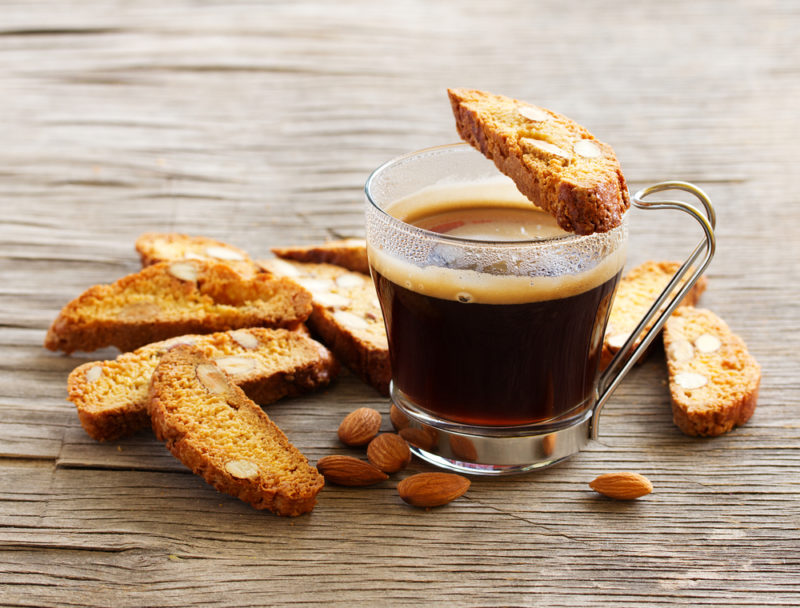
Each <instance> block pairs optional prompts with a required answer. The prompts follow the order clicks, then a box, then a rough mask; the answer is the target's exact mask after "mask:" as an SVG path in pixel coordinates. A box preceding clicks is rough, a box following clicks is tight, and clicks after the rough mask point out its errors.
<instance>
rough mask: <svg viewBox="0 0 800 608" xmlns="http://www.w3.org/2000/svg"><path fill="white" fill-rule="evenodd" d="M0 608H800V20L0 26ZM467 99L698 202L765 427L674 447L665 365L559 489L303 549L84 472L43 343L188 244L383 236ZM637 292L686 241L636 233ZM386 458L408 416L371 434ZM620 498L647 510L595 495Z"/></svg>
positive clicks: (641, 17) (506, 487) (526, 481)
mask: <svg viewBox="0 0 800 608" xmlns="http://www.w3.org/2000/svg"><path fill="white" fill-rule="evenodd" d="M0 15H2V16H1V17H0V92H1V93H2V94H0V133H2V136H3V146H2V147H0V209H1V210H2V213H1V214H0V276H2V279H3V280H2V281H0V327H2V331H0V352H2V358H1V360H0V605H3V606H112V605H113V606H121V607H127V606H149V605H158V606H190V605H191V606H264V605H272V606H318V605H337V606H364V605H374V604H375V603H376V602H380V603H383V604H388V605H421V604H430V603H435V604H437V605H454V606H500V605H509V606H534V605H547V606H549V607H551V608H556V607H567V606H580V607H583V606H671V605H691V606H753V607H756V606H758V607H762V606H796V605H798V604H800V581H799V580H798V577H797V573H798V571H800V538H799V537H800V533H798V529H800V379H798V378H800V375H798V373H797V370H798V367H800V355H799V354H798V349H797V344H798V342H800V315H799V314H798V313H799V312H800V307H798V301H800V264H799V263H798V260H800V195H798V193H797V189H796V188H795V182H796V177H795V175H796V171H797V169H796V164H797V160H798V158H800V118H798V114H797V99H798V98H800V78H798V76H800V56H799V55H798V53H797V49H798V48H800V33H799V32H800V7H799V6H798V4H797V3H796V2H792V1H791V0H783V1H781V0H741V1H738V2H722V1H717V0H676V1H675V2H655V1H646V2H641V3H624V2H619V1H618V0H611V1H609V2H603V3H571V4H565V3H563V2H557V1H556V0H543V1H541V2H536V3H528V2H522V1H521V0H496V1H494V2H490V3H489V2H480V1H478V0H466V1H456V0H442V1H441V2H425V1H423V0H410V1H409V2H402V3H375V2H366V1H364V0H342V1H340V2H335V3H323V2H315V1H313V0H295V1H292V2H289V1H283V0H275V1H271V2H265V3H259V2H249V1H247V0H231V1H230V2H221V1H202V2H201V1H199V0H194V1H193V0H168V1H167V2H164V1H160V2H156V1H155V0H141V1H139V2H131V3H118V2H110V1H108V0H86V1H81V2H75V1H73V2H56V1H55V0H43V1H42V2H35V3H34V2H27V1H23V0H0ZM448 86H468V87H474V88H484V89H488V90H492V91H496V92H498V93H503V94H506V95H510V96H514V97H519V98H523V99H528V100H530V101H532V102H534V103H537V104H539V105H543V106H546V107H552V108H553V109H556V110H557V111H559V112H562V113H564V114H566V115H568V116H570V117H572V118H574V119H576V120H578V121H579V122H581V123H583V124H585V125H586V126H587V127H588V128H589V129H590V130H591V131H592V132H593V133H594V134H595V135H596V136H597V137H599V138H600V139H602V140H604V141H608V142H610V143H612V145H614V147H615V150H616V152H617V155H618V157H619V158H620V161H621V162H622V165H623V169H624V171H625V174H626V176H627V178H628V180H629V182H630V185H631V190H636V189H638V188H639V187H642V186H644V185H646V184H648V183H651V182H653V181H660V180H664V179H684V180H690V181H694V182H696V183H697V184H698V185H699V186H701V187H702V188H704V189H705V190H706V191H707V192H708V193H709V194H710V196H711V197H712V199H713V200H714V201H715V203H716V207H717V211H718V239H719V247H718V252H717V255H716V258H715V260H714V261H713V263H712V266H711V268H710V269H709V273H708V274H709V289H708V291H707V292H706V293H705V294H704V296H703V298H702V301H701V302H702V304H703V305H705V306H708V307H710V308H712V309H713V310H715V311H716V312H717V313H718V314H719V315H720V316H721V317H723V318H724V319H725V320H726V321H727V322H728V324H729V325H730V326H731V327H732V328H733V329H734V331H736V332H737V333H739V334H740V335H741V336H742V337H743V338H744V339H745V340H746V342H747V343H748V346H749V347H750V350H751V352H752V353H753V354H754V355H755V357H756V358H757V359H758V360H759V362H760V363H761V365H762V367H763V381H762V386H761V393H760V399H759V405H758V409H757V410H756V413H755V415H754V417H753V419H752V420H751V421H750V422H749V423H748V424H747V425H746V426H744V427H742V428H740V429H738V430H736V431H734V432H733V433H730V434H729V435H726V436H724V437H719V438H716V439H712V440H708V439H696V438H689V437H685V436H683V435H682V434H681V433H680V432H679V431H678V430H677V429H676V428H675V427H674V425H673V424H672V421H671V414H670V411H669V398H668V394H667V391H666V387H665V382H666V370H665V367H664V360H663V355H662V354H661V353H660V352H658V351H656V352H654V353H653V355H652V356H651V357H650V359H649V360H648V361H647V362H645V363H644V364H643V365H641V366H639V367H637V368H636V369H634V370H633V372H632V373H631V374H630V375H629V376H628V377H627V378H626V380H625V382H623V384H622V385H621V387H620V388H619V389H618V391H617V392H616V393H615V394H614V397H613V398H612V399H611V401H610V402H609V404H608V405H607V406H606V408H605V410H604V412H603V415H602V421H601V436H600V439H599V440H598V441H595V442H592V443H591V444H590V445H589V446H588V448H587V449H586V450H584V451H583V452H581V453H580V454H578V455H576V456H575V457H573V458H571V459H569V460H568V461H566V462H564V463H561V464H559V465H558V466H556V467H553V468H551V469H549V470H545V471H542V472H538V473H534V474H529V475H525V476H521V477H515V478H506V479H474V480H473V484H472V487H471V488H470V490H469V492H468V493H467V494H466V495H465V496H464V497H463V498H461V499H459V500H457V501H455V502H454V503H452V504H450V505H448V506H446V507H444V508H439V509H433V510H430V511H424V510H417V509H413V508H411V507H409V506H407V505H405V504H404V503H402V501H401V500H400V499H399V497H398V496H397V494H396V491H395V485H396V483H397V481H398V480H399V479H400V478H402V477H404V476H406V475H409V474H411V473H414V472H417V471H422V470H429V467H427V465H424V464H421V463H420V462H417V461H415V462H413V463H412V466H411V467H410V468H409V469H408V470H407V471H404V472H403V473H401V474H399V475H396V476H393V477H392V478H391V479H390V480H389V481H386V482H383V483H381V484H379V485H378V486H376V487H373V488H365V489H349V488H337V487H333V486H331V487H326V488H325V489H324V490H323V492H322V493H321V495H320V499H319V504H318V506H317V508H316V509H315V510H314V512H313V513H312V514H310V515H308V516H303V517H300V518H297V519H293V520H287V519H281V518H277V517H274V516H271V515H269V514H267V513H262V512H257V511H255V510H253V509H251V508H250V507H248V506H247V505H244V504H241V503H239V502H238V501H236V500H234V499H231V498H230V497H227V496H224V495H221V494H218V493H216V492H215V491H214V490H213V489H212V488H210V487H208V486H206V485H205V484H204V483H203V482H202V480H200V479H199V478H196V477H194V476H192V475H191V474H189V473H188V472H187V471H186V470H185V469H184V468H183V467H182V466H181V465H180V463H179V462H177V461H176V460H175V459H174V458H172V456H171V455H170V454H169V453H168V452H167V451H166V449H165V448H164V446H163V445H162V444H160V443H159V442H158V441H156V440H155V439H154V438H153V437H152V436H151V435H150V434H149V433H147V432H143V433H141V434H139V435H137V436H135V437H131V438H128V439H125V440H122V441H119V442H113V443H105V444H103V443H96V442H94V441H92V440H91V439H90V438H89V437H88V436H86V435H85V433H84V432H83V430H82V429H81V427H80V425H79V423H78V419H77V416H76V415H75V412H74V408H73V406H72V404H70V403H69V402H67V401H66V400H65V399H66V378H67V375H68V374H69V372H70V371H71V370H72V369H73V368H74V367H76V366H77V365H79V364H81V363H83V362H85V361H89V360H93V359H99V358H108V357H113V356H114V354H115V353H114V351H113V350H110V349H107V350H104V351H98V352H96V353H76V354H75V355H73V356H71V357H65V356H62V355H58V354H53V353H50V352H47V351H45V350H44V349H43V348H42V346H41V344H42V341H43V339H44V334H45V331H46V329H47V327H48V325H49V323H50V322H51V321H52V320H53V318H55V316H56V314H57V313H58V311H59V309H60V308H61V307H62V306H63V305H64V304H65V303H66V302H67V301H69V300H70V299H71V298H73V297H75V296H76V295H78V294H79V293H81V292H82V291H83V290H84V289H86V288H87V287H88V286H90V285H92V284H96V283H107V282H111V281H113V280H115V279H116V278H118V277H120V276H122V275H124V274H126V273H129V272H133V271H135V270H136V269H137V268H138V258H137V256H136V255H135V253H134V251H133V242H134V240H135V238H136V237H137V236H138V235H139V234H140V233H142V232H145V231H172V230H175V231H181V232H186V233H193V234H204V235H207V236H210V237H213V238H217V239H221V240H224V241H228V242H230V243H232V244H235V245H237V246H239V247H242V248H244V249H246V250H247V251H249V252H250V253H251V254H252V255H253V256H256V257H259V256H260V257H264V256H267V255H268V252H269V248H270V247H271V246H278V245H292V244H309V243H314V242H319V241H322V240H325V239H328V238H333V237H345V236H361V235H363V225H362V223H363V220H362V188H363V184H364V181H365V179H366V177H367V175H368V174H369V172H370V171H371V170H372V169H373V168H375V167H376V166H378V165H379V164H381V163H382V162H384V161H385V160H387V159H389V158H391V157H393V156H396V155H398V154H401V153H405V152H408V151H411V150H415V149H418V148H422V147H426V146H431V145H438V144H442V143H449V142H452V141H455V140H456V137H457V136H456V133H455V129H454V126H453V120H452V117H451V115H450V108H449V105H448V103H447V99H446V95H445V89H446V87H448ZM631 233H632V234H631V242H630V259H629V262H630V264H631V265H632V264H636V263H639V262H641V261H643V260H645V259H651V258H664V259H668V258H675V257H680V256H681V255H682V254H683V252H685V251H686V250H687V248H688V247H691V245H692V244H693V243H694V242H695V241H696V240H697V239H698V238H699V234H698V233H697V232H696V231H695V230H694V229H693V228H692V227H690V226H688V225H687V221H685V220H684V219H683V218H682V217H680V216H678V217H673V216H672V215H670V214H663V213H662V214H659V215H657V216H656V215H654V214H650V213H644V212H642V213H635V214H634V215H633V217H632V224H631ZM362 405H367V406H371V407H376V408H377V409H379V410H380V411H382V412H383V413H385V414H388V402H387V401H386V400H385V399H382V398H380V397H379V396H378V395H377V394H376V393H375V392H374V391H373V390H372V389H370V388H369V387H367V386H365V385H363V384H361V383H360V382H359V381H358V380H357V379H356V378H354V377H353V376H352V375H349V374H347V373H345V374H344V375H343V376H342V377H341V378H340V379H339V380H338V381H337V382H336V383H335V384H334V385H333V386H331V387H330V388H329V389H328V390H326V391H324V392H322V393H319V394H316V395H311V396H305V397H302V398H298V399H293V400H286V401H283V402H280V403H276V404H273V405H270V406H269V408H268V410H267V411H268V412H269V414H270V415H271V416H272V417H273V418H274V420H275V421H276V422H277V423H278V424H279V425H280V426H281V427H282V428H283V429H284V430H285V431H286V433H287V434H288V436H289V437H290V439H292V441H293V442H294V443H295V444H296V445H297V446H298V447H299V448H300V449H301V450H303V451H304V452H305V453H306V454H307V455H308V456H309V458H310V459H311V460H312V461H316V460H317V459H318V458H320V457H322V456H324V455H326V454H331V453H345V454H354V455H358V454H360V452H359V451H358V450H355V449H349V448H345V447H343V446H341V445H340V444H338V442H337V440H336V428H337V426H338V424H339V421H340V420H341V418H342V417H343V416H344V415H345V414H346V413H348V412H349V411H351V410H353V409H355V408H356V407H360V406H362ZM384 426H385V430H388V429H389V421H388V416H386V417H385V421H384ZM614 470H634V471H638V472H640V473H642V474H644V475H647V476H648V477H649V478H650V479H651V481H652V482H653V485H654V487H655V489H654V492H653V494H652V495H650V496H647V497H646V498H644V499H642V500H639V501H636V502H633V503H617V502H613V501H610V500H607V499H603V498H601V497H598V496H597V495H595V494H594V493H593V492H591V491H590V490H589V488H588V485H587V484H588V482H589V481H591V480H592V479H593V478H594V477H595V476H596V475H598V474H600V473H604V472H608V471H614Z"/></svg>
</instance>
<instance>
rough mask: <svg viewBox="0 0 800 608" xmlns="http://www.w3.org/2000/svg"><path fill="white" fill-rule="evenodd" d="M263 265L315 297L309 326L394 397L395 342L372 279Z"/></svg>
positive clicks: (328, 268) (317, 268) (336, 270)
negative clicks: (391, 348)
mask: <svg viewBox="0 0 800 608" xmlns="http://www.w3.org/2000/svg"><path fill="white" fill-rule="evenodd" d="M258 264H259V265H261V266H262V267H263V268H264V269H266V270H268V271H269V272H272V273H274V274H276V275H282V276H286V277H288V278H290V279H292V280H293V281H296V282H297V283H299V284H300V285H302V286H303V287H305V288H306V289H308V290H309V291H310V292H311V294H312V298H313V299H312V303H313V308H314V311H313V312H312V313H311V316H310V317H309V318H308V325H309V327H310V328H311V329H312V331H313V332H314V333H315V334H316V335H318V336H319V337H320V340H322V342H323V343H325V345H327V347H328V348H330V349H331V350H332V351H333V354H334V355H335V356H336V358H337V359H339V360H340V361H341V362H342V363H344V364H345V365H346V366H347V367H348V368H349V369H350V370H351V371H352V372H353V373H355V374H356V375H357V376H358V377H359V378H361V379H362V380H363V381H364V382H366V383H367V384H370V385H371V386H373V387H375V388H376V389H377V390H378V391H379V392H380V393H381V394H383V395H388V394H389V381H390V380H391V377H392V370H391V365H390V363H389V343H388V340H387V339H386V328H385V326H384V324H383V316H382V314H381V309H380V304H379V303H378V298H377V296H376V294H375V287H374V285H373V283H372V279H371V278H370V277H369V276H367V275H365V274H361V273H358V272H351V271H348V270H346V269H344V268H341V267H339V266H333V265H331V264H307V263H303V262H293V261H289V260H281V259H269V260H258Z"/></svg>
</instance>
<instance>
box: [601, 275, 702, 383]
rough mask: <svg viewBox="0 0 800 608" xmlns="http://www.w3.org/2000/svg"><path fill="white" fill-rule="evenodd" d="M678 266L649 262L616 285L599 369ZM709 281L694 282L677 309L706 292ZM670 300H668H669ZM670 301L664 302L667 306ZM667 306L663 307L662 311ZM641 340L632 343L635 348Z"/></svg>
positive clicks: (613, 352)
mask: <svg viewBox="0 0 800 608" xmlns="http://www.w3.org/2000/svg"><path fill="white" fill-rule="evenodd" d="M680 267H681V263H680V262H663V261H662V262H656V261H652V260H651V261H649V262H644V263H643V264H639V265H638V266H636V267H635V268H633V269H632V270H631V271H630V272H628V273H627V274H626V275H625V276H624V277H622V280H620V282H619V285H618V286H617V293H616V295H615V296H614V302H613V303H612V305H611V313H610V314H609V318H608V325H607V326H606V333H605V336H604V337H603V352H602V354H601V355H600V368H601V369H603V368H605V367H607V366H608V364H609V363H610V362H611V359H613V358H614V355H616V354H617V351H619V349H620V348H622V346H623V345H624V344H625V341H626V340H627V339H628V337H629V336H630V335H631V333H633V330H634V329H636V326H637V325H638V324H639V322H640V321H641V320H642V319H643V318H644V315H645V314H646V313H647V311H648V310H650V307H651V306H652V305H653V303H654V302H655V301H656V298H658V296H659V295H660V294H661V292H662V291H664V288H665V287H666V286H667V284H668V283H669V281H670V279H672V277H673V275H674V274H675V273H676V272H677V271H678V269H679V268H680ZM707 283H708V281H707V279H706V277H705V276H701V277H700V278H699V279H697V282H695V284H694V285H693V286H692V288H691V289H690V290H689V291H688V293H687V294H686V296H685V297H684V298H683V300H681V302H680V304H679V306H694V305H695V304H697V301H698V300H699V299H700V296H701V294H702V293H703V292H704V291H705V289H706V285H707ZM685 284H686V279H685V278H684V280H682V281H681V282H680V283H679V284H678V287H676V288H675V290H674V291H673V292H672V295H674V293H675V292H677V290H678V289H680V288H681V287H683V285H685ZM670 299H671V298H670ZM670 299H667V303H669V301H670ZM664 308H666V305H665V306H664V307H662V310H663V309H664ZM657 317H658V315H656V316H655V317H654V318H653V319H652V320H651V321H650V323H649V324H648V325H647V326H646V327H645V332H647V331H649V330H650V328H651V327H652V326H653V324H654V323H655V321H656V319H657ZM640 342H641V340H637V341H636V342H635V343H634V347H636V346H638V344H639V343H640Z"/></svg>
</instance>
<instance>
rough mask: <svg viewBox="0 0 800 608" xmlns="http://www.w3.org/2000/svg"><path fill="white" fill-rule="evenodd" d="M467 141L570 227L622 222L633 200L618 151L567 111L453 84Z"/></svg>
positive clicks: (583, 230) (587, 229)
mask: <svg viewBox="0 0 800 608" xmlns="http://www.w3.org/2000/svg"><path fill="white" fill-rule="evenodd" d="M448 94H449V96H450V103H451V105H452V108H453V114H454V115H455V118H456V128H457V129H458V133H459V135H460V136H461V138H462V139H463V140H464V141H466V142H468V143H469V144H471V145H472V146H474V147H475V148H477V149H478V150H480V152H482V153H483V155H484V156H486V157H487V158H489V159H491V160H492V161H494V163H495V165H496V166H497V168H498V169H499V170H500V171H501V172H502V173H504V174H506V175H507V176H509V177H510V178H511V179H512V180H514V183H515V184H516V185H517V188H518V189H519V191H520V192H522V194H524V195H525V196H526V197H528V198H529V199H530V200H531V201H532V202H533V203H534V204H535V205H537V206H538V207H540V208H542V209H544V210H545V211H547V212H548V213H550V214H551V215H552V216H553V217H555V218H556V220H557V221H558V225H559V226H561V228H563V229H564V230H566V231H568V232H575V233H577V234H591V233H593V232H607V231H608V230H611V229H612V228H615V227H617V226H619V225H620V223H621V222H622V218H623V215H624V214H625V211H626V210H627V209H628V207H630V198H629V195H628V189H627V186H626V183H625V178H624V177H623V175H622V170H621V169H620V166H619V162H618V161H617V157H616V155H615V154H614V150H613V149H612V148H611V146H609V145H608V144H606V143H603V142H601V141H599V140H597V139H595V138H594V136H593V135H592V134H591V133H589V131H587V130H586V129H585V128H583V127H582V126H581V125H579V124H577V123H575V122H573V121H572V120H570V119H569V118H567V117H566V116H562V115H561V114H557V113H555V112H553V111H551V110H547V109H545V108H541V107H539V106H534V105H531V104H529V103H525V102H523V101H519V100H516V99H512V98H510V97H504V96H502V95H494V94H491V93H486V92H484V91H476V90H472V89H449V90H448Z"/></svg>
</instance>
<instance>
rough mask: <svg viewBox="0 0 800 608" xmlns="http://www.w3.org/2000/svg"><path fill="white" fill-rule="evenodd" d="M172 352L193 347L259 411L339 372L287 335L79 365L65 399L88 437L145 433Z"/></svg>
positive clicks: (258, 335) (218, 337)
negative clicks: (161, 369)
mask: <svg viewBox="0 0 800 608" xmlns="http://www.w3.org/2000/svg"><path fill="white" fill-rule="evenodd" d="M177 344H191V345H193V346H194V347H195V348H196V349H197V350H198V351H199V352H201V353H202V354H203V355H204V356H205V357H208V358H209V359H211V360H213V361H214V362H215V363H216V364H217V366H219V367H220V368H221V369H223V370H224V371H225V372H226V373H227V374H228V375H229V376H230V377H231V380H233V381H234V382H235V383H236V384H237V385H238V386H240V387H241V388H242V390H244V392H245V393H246V394H247V396H248V397H250V399H252V400H253V401H255V402H256V403H259V404H261V405H266V404H268V403H272V402H273V401H277V400H278V399H281V398H283V397H287V396H294V395H300V394H303V393H308V392H311V391H314V390H318V389H320V388H322V387H324V386H327V385H328V384H329V383H330V382H331V380H333V378H335V377H336V374H337V372H338V368H339V366H338V363H337V362H336V360H335V359H334V358H333V355H332V354H331V353H330V351H329V350H328V349H327V348H325V347H324V346H322V344H320V343H319V342H317V341H315V340H312V339H311V337H309V336H308V335H307V334H305V333H303V332H299V331H289V330H286V329H264V328H251V329H235V330H233V331H229V332H219V333H214V334H208V335H186V336H179V337H177V338H171V339H169V340H165V341H163V342H155V343H153V344H148V345H147V346H143V347H142V348H139V349H137V350H135V351H133V352H130V353H123V354H121V355H119V356H118V357H117V358H116V359H113V360H110V361H92V362H90V363H84V364H83V365H81V366H79V367H77V368H75V369H74V370H73V371H72V373H71V374H70V375H69V379H68V380H67V390H68V392H69V397H68V399H69V401H72V402H73V403H74V404H75V407H76V408H77V410H78V418H79V419H80V421H81V425H82V426H83V428H84V429H85V430H86V432H87V433H88V434H89V436H90V437H92V438H93V439H96V440H98V441H112V440H114V439H119V438H120V437H124V436H126V435H130V434H131V433H134V432H136V431H138V430H140V429H143V428H149V427H150V417H149V416H148V414H147V389H148V386H149V384H150V378H151V376H152V375H153V370H154V369H155V368H156V365H158V362H159V360H160V359H161V357H162V356H163V355H164V354H165V353H166V352H167V351H168V350H169V349H170V348H172V347H174V346H176V345H177Z"/></svg>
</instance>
